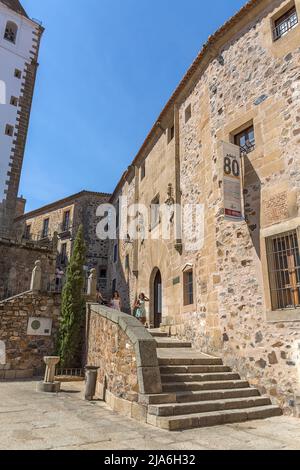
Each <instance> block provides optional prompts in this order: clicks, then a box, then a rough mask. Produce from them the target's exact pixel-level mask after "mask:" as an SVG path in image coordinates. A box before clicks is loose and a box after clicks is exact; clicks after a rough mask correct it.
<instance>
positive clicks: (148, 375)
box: [87, 303, 162, 394]
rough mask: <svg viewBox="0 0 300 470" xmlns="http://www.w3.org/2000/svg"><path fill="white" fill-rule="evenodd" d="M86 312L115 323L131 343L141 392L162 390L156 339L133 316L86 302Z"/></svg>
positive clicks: (152, 392)
mask: <svg viewBox="0 0 300 470" xmlns="http://www.w3.org/2000/svg"><path fill="white" fill-rule="evenodd" d="M87 308H88V313H89V312H91V311H93V312H94V313H97V314H99V315H100V316H102V317H103V318H106V319H107V320H109V321H111V322H113V323H115V324H117V325H118V326H119V327H120V329H121V330H122V331H123V332H124V333H125V334H126V336H127V337H128V339H129V340H130V342H131V343H132V344H133V346H134V349H135V354H136V362H137V372H138V383H139V389H140V393H141V394H156V393H157V394H158V393H161V392H162V385H161V377H160V369H159V364H158V359H157V352H156V341H155V339H154V338H153V337H152V336H151V334H150V333H149V332H148V331H147V330H146V329H145V328H144V327H143V326H142V325H141V323H140V322H139V321H138V320H137V319H136V318H134V317H132V316H130V315H127V314H126V313H122V312H119V311H116V310H113V309H110V308H108V307H105V306H103V305H99V304H94V303H88V304H87Z"/></svg>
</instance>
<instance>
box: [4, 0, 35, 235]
mask: <svg viewBox="0 0 300 470" xmlns="http://www.w3.org/2000/svg"><path fill="white" fill-rule="evenodd" d="M43 31H44V29H43V28H42V26H41V25H40V24H38V23H37V22H36V21H33V20H31V19H30V18H29V17H28V15H27V13H26V12H25V10H24V8H23V7H22V6H21V4H20V2H19V1H18V0H1V1H0V63H1V69H0V135H1V138H0V236H6V237H7V236H9V235H10V231H11V225H12V222H13V219H14V217H15V215H16V209H17V208H16V206H17V196H18V189H19V182H20V176H21V169H22V163H23V157H24V151H25V144H26V137H27V131H28V125H29V118H30V111H31V104H32V98H33V92H34V85H35V78H36V73H37V68H38V62H37V61H38V54H39V46H40V40H41V36H42V33H43Z"/></svg>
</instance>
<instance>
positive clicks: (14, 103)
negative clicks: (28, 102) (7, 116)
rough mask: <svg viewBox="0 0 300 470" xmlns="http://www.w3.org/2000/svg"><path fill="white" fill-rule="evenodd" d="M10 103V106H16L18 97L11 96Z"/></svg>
mask: <svg viewBox="0 0 300 470" xmlns="http://www.w3.org/2000/svg"><path fill="white" fill-rule="evenodd" d="M10 104H11V105H12V106H18V98H16V97H15V96H11V98H10Z"/></svg>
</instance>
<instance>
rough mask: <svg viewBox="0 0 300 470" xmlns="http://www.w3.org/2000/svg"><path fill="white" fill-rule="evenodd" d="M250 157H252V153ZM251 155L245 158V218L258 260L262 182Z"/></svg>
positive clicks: (259, 251) (259, 252)
mask: <svg viewBox="0 0 300 470" xmlns="http://www.w3.org/2000/svg"><path fill="white" fill-rule="evenodd" d="M249 155H250V157H251V153H250V154H249ZM249 155H246V156H245V157H244V165H245V181H244V201H245V217H246V221H247V225H248V230H249V234H250V237H251V240H252V243H253V246H254V248H255V251H256V253H257V256H258V258H259V259H260V255H261V249H260V218H261V217H260V216H261V214H260V213H261V181H260V179H259V176H258V174H257V173H256V171H255V169H254V167H253V165H252V163H251V161H250V158H249Z"/></svg>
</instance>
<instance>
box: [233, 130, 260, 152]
mask: <svg viewBox="0 0 300 470" xmlns="http://www.w3.org/2000/svg"><path fill="white" fill-rule="evenodd" d="M234 143H235V144H236V145H238V146H239V147H240V149H241V153H242V155H247V154H248V153H250V152H253V150H254V149H255V134H254V127H253V126H250V127H248V128H247V129H245V130H244V131H243V132H240V133H239V134H237V135H236V136H235V137H234Z"/></svg>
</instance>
